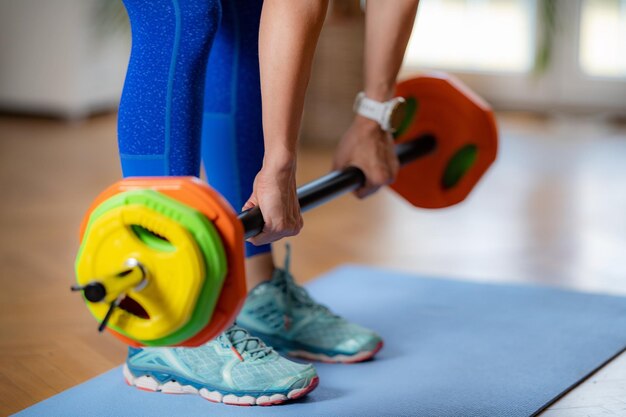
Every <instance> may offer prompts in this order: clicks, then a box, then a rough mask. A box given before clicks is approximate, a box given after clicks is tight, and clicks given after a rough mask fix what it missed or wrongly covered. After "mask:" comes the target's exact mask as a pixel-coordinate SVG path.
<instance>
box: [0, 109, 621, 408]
mask: <svg viewBox="0 0 626 417" xmlns="http://www.w3.org/2000/svg"><path fill="white" fill-rule="evenodd" d="M499 119H500V126H501V129H502V134H503V135H502V136H503V138H502V147H501V153H500V157H499V160H498V162H497V164H496V166H495V168H494V169H492V170H491V172H489V174H488V176H487V177H486V178H485V180H484V181H483V182H482V183H481V184H480V185H479V187H478V188H477V190H476V191H475V192H474V194H473V195H471V197H470V199H469V200H468V201H466V202H465V203H464V204H462V205H459V206H457V207H454V208H450V209H447V210H442V211H424V210H414V209H412V208H410V207H408V206H407V205H406V204H405V203H403V202H402V201H401V200H400V199H399V198H398V197H396V196H395V195H393V194H392V193H391V192H389V191H384V192H381V193H379V195H377V196H375V197H373V198H371V199H369V200H367V201H364V202H356V201H355V200H354V199H353V198H351V197H346V198H343V199H341V200H338V201H335V202H332V203H330V204H328V205H327V206H325V207H320V208H319V209H317V210H315V211H313V212H310V213H307V215H306V217H305V229H304V231H303V233H302V234H301V235H300V236H299V237H297V238H295V239H293V240H292V242H293V247H294V251H295V253H294V262H293V270H294V272H295V273H296V274H297V276H298V279H299V280H300V281H306V280H309V279H312V278H314V277H315V276H317V275H319V274H321V273H323V272H325V271H327V270H329V269H331V268H333V267H335V266H337V265H339V264H343V263H363V264H368V265H377V266H384V267H390V268H394V269H399V270H405V271H412V272H415V273H422V274H428V275H436V276H446V277H455V278H460V279H469V280H480V281H511V282H533V283H543V284H547V285H556V286H563V287H571V288H577V289H582V290H586V291H600V292H608V293H615V294H624V295H626V129H624V128H617V127H614V126H612V125H609V124H605V123H604V122H603V121H602V120H599V119H589V118H576V119H571V118H562V117H553V118H549V119H542V118H535V117H529V116H526V115H516V114H507V115H501V116H500V118H499ZM330 156H331V153H330V152H329V151H328V150H323V149H321V150H315V149H308V150H306V151H303V152H302V157H301V162H300V179H301V182H302V181H304V180H307V179H311V178H313V177H314V176H316V175H318V174H321V173H323V172H325V171H326V170H327V169H328V167H329V161H330ZM119 176H120V172H119V168H118V162H117V155H116V144H115V116H111V115H109V116H101V117H98V118H95V119H92V120H89V121H87V122H82V123H75V124H65V123H62V122H58V121H52V120H36V119H28V118H11V117H0V190H1V191H2V194H1V195H0V198H1V205H0V230H2V234H0V257H1V258H0V280H1V284H2V287H1V288H2V289H1V290H0V387H1V388H0V415H6V414H9V413H12V412H15V411H17V410H20V409H22V408H24V407H27V406H29V405H31V404H33V403H35V402H37V401H40V400H42V399H44V398H47V397H49V396H51V395H54V394H56V393H58V392H60V391H62V390H65V389H67V388H69V387H71V386H73V385H75V384H78V383H80V382H82V381H85V380H86V379H88V378H91V377H93V376H96V375H97V374H99V373H101V372H104V371H106V370H108V369H110V368H111V367H113V366H115V365H117V364H119V363H121V362H122V361H123V360H124V355H125V348H124V347H123V346H122V345H121V344H120V343H118V342H116V341H115V340H113V339H112V338H111V337H109V336H108V335H99V334H98V333H97V332H96V324H95V322H94V321H93V319H92V318H91V316H90V315H89V314H88V313H87V311H86V310H85V308H84V305H83V303H82V301H81V299H80V297H77V296H76V295H75V294H71V293H70V291H69V286H70V284H71V283H72V280H73V272H72V264H73V257H74V254H75V251H76V248H77V229H78V225H79V222H80V220H81V217H82V215H83V212H84V210H85V209H86V208H87V206H88V205H89V202H90V201H91V199H92V198H94V197H95V195H96V194H97V193H98V192H99V191H100V190H102V189H103V188H104V187H105V186H107V185H108V184H109V183H111V182H113V181H114V180H116V179H117V178H118V177H119ZM281 250H282V249H281ZM279 252H280V251H279ZM616 331H624V329H616ZM625 399H626V358H625V357H621V358H618V360H616V361H614V362H613V363H612V364H610V365H608V366H607V367H605V369H603V370H602V371H601V372H599V373H598V374H596V375H594V376H593V377H592V378H591V379H590V380H588V381H587V382H585V383H584V384H583V385H582V386H581V387H579V388H578V389H576V390H575V391H574V392H572V393H570V394H569V395H568V396H566V397H565V398H564V399H563V400H561V401H559V402H558V403H556V404H555V405H554V406H553V407H551V409H550V410H548V411H547V412H546V413H544V415H545V416H550V417H558V416H568V417H576V416H596V415H597V416H600V415H602V416H611V415H615V416H624V415H626V403H625V402H624V401H626V400H625Z"/></svg>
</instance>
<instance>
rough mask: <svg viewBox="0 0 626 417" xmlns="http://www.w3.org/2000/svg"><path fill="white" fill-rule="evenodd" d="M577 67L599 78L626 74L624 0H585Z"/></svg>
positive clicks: (625, 1) (625, 6)
mask: <svg viewBox="0 0 626 417" xmlns="http://www.w3.org/2000/svg"><path fill="white" fill-rule="evenodd" d="M580 66H581V68H582V70H583V71H584V72H586V73H587V74H589V75H592V76H600V77H626V0H585V1H584V2H583V8H582V13H581V23H580Z"/></svg>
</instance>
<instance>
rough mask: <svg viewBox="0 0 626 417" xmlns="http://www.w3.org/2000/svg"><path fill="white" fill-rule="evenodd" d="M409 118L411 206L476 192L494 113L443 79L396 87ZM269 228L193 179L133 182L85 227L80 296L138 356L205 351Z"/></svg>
mask: <svg viewBox="0 0 626 417" xmlns="http://www.w3.org/2000/svg"><path fill="white" fill-rule="evenodd" d="M397 95H398V96H402V97H404V98H405V100H406V116H405V117H404V120H403V123H402V125H401V126H400V128H399V129H398V132H397V134H396V142H397V145H396V153H397V155H398V158H399V160H400V163H401V165H402V169H401V170H400V173H399V174H398V177H397V180H396V182H395V183H394V184H392V185H391V187H392V188H393V189H394V190H395V191H396V192H397V193H398V194H399V195H400V196H402V197H403V198H404V199H406V200H407V201H409V202H410V203H411V204H413V205H414V206H416V207H422V208H441V207H447V206H450V205H453V204H456V203H458V202H460V201H462V200H463V199H465V197H467V195H468V194H469V193H470V191H471V190H472V189H473V188H474V186H475V185H476V183H477V182H478V181H479V179H480V178H481V177H482V175H483V174H484V173H485V171H486V170H487V169H488V167H489V166H490V165H491V163H492V162H493V161H494V160H495V157H496V153H497V130H496V124H495V121H494V117H493V114H492V112H491V109H490V108H489V106H488V105H487V104H486V103H485V102H484V101H483V100H482V99H480V98H479V97H478V96H476V95H475V94H474V93H472V92H471V91H469V89H467V87H465V86H463V85H462V84H461V83H460V82H459V81H457V80H455V79H453V78H451V77H449V76H447V75H430V76H419V77H416V78H413V79H410V80H407V81H404V82H402V83H400V84H399V85H398V88H397ZM364 183H365V175H364V174H363V172H362V171H361V170H360V169H359V168H356V167H347V168H345V169H343V170H341V171H334V172H331V173H329V174H327V175H325V176H323V177H321V178H319V179H317V180H315V181H312V182H310V183H308V184H305V185H304V186H302V187H300V188H298V200H299V202H300V207H301V209H302V211H307V210H309V209H311V208H313V207H315V206H317V205H319V204H322V203H323V202H325V201H328V200H330V199H333V198H335V197H337V196H339V195H341V194H344V193H346V192H349V191H353V190H355V189H357V188H359V187H361V186H362V185H363V184H364ZM262 229H263V216H262V214H261V212H260V210H259V209H258V207H255V208H253V209H250V210H247V211H245V212H243V213H239V214H236V213H235V212H234V211H233V209H232V208H231V207H230V206H229V204H228V203H227V202H226V201H225V200H224V199H223V198H222V197H221V196H220V195H219V194H218V193H217V192H216V191H215V190H213V189H212V188H210V187H209V186H208V185H207V184H205V183H203V182H201V181H200V180H198V179H197V178H193V177H153V178H127V179H124V180H122V181H119V182H117V183H116V184H114V185H112V186H111V187H109V188H108V189H106V190H105V191H104V192H103V193H101V194H100V195H99V196H98V197H97V198H96V200H95V201H94V203H93V204H92V206H91V208H90V210H89V211H88V213H87V215H86V216H85V218H84V220H83V223H82V226H81V233H80V235H81V244H80V248H79V251H78V255H77V257H76V282H77V284H76V285H75V286H73V287H72V289H73V290H77V291H82V293H83V296H84V299H85V301H86V304H87V307H88V308H89V310H90V311H91V313H92V314H93V315H94V317H95V318H96V319H97V320H98V321H99V322H100V330H102V329H104V328H107V329H108V330H109V331H110V332H111V333H113V334H114V335H115V336H116V337H118V338H119V339H121V340H122V341H124V342H125V343H127V344H129V345H132V346H175V345H176V346H198V345H200V344H202V343H205V342H206V341H208V340H210V339H212V338H214V337H215V336H217V335H218V334H219V333H220V332H222V331H223V330H225V329H226V328H227V327H228V326H229V325H230V324H232V322H233V321H234V320H235V317H236V315H237V313H238V312H239V310H240V308H241V306H242V304H243V302H244V300H245V297H246V284H245V271H244V251H243V247H244V246H243V242H244V239H245V238H249V237H251V236H255V235H257V234H258V233H260V232H261V230H262Z"/></svg>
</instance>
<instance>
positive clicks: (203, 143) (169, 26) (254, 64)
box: [118, 0, 270, 256]
mask: <svg viewBox="0 0 626 417" xmlns="http://www.w3.org/2000/svg"><path fill="white" fill-rule="evenodd" d="M124 4H125V6H126V10H127V11H128V15H129V18H130V22H131V28H132V40H133V44H132V52H131V58H130V63H129V66H128V72H127V74H126V82H125V84H124V91H123V94H122V100H121V103H120V109H119V122H118V140H119V152H120V159H121V163H122V171H123V174H124V177H128V176H162V175H193V176H199V174H200V156H201V155H202V162H203V165H204V169H205V172H206V175H207V179H208V181H209V183H210V184H211V185H212V186H213V187H214V188H215V189H217V190H218V191H219V192H220V193H221V194H222V195H224V196H225V197H226V199H227V200H228V201H229V202H230V203H231V205H232V206H233V207H234V209H235V210H239V209H241V207H242V206H243V204H244V203H245V202H246V200H247V198H248V197H249V196H250V193H251V192H252V184H253V181H254V177H255V176H256V174H257V172H258V171H259V169H260V168H261V164H262V159H263V130H262V122H261V93H260V80H259V62H258V32H259V19H260V15H261V8H262V0H255V1H251V0H221V1H220V0H149V1H146V0H124ZM269 250H270V246H269V245H265V246H253V245H251V244H246V253H247V255H248V256H253V255H255V254H259V253H265V252H268V251H269Z"/></svg>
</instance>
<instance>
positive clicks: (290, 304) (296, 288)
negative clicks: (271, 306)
mask: <svg viewBox="0 0 626 417" xmlns="http://www.w3.org/2000/svg"><path fill="white" fill-rule="evenodd" d="M285 249H286V254H285V263H284V267H283V270H282V271H280V274H281V275H282V280H281V281H279V283H278V285H279V286H282V287H283V288H282V289H283V291H284V292H285V294H286V295H287V312H288V313H291V311H292V310H293V308H294V307H307V308H310V309H311V310H313V311H314V312H318V313H323V314H324V315H325V316H327V317H332V318H335V317H338V316H336V315H335V314H333V313H332V312H331V311H330V310H329V309H328V307H326V306H324V305H322V304H319V303H317V302H315V301H314V300H313V299H312V298H311V296H310V295H309V292H308V291H307V290H306V289H304V288H303V287H301V286H300V285H298V284H296V283H295V281H294V280H293V276H292V275H291V273H290V272H289V268H290V266H291V245H290V244H289V243H287V244H286V245H285ZM282 283H284V285H281V284H282Z"/></svg>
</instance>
